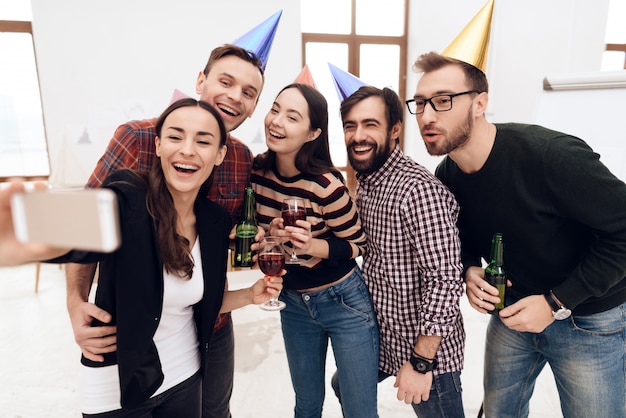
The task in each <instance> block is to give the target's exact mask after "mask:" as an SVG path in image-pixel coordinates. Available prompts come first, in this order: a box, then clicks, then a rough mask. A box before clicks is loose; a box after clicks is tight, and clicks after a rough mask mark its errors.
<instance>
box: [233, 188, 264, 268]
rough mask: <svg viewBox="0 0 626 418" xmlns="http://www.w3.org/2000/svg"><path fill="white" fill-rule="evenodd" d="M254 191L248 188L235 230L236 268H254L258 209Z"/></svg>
mask: <svg viewBox="0 0 626 418" xmlns="http://www.w3.org/2000/svg"><path fill="white" fill-rule="evenodd" d="M255 205H256V203H255V200H254V191H253V190H252V187H250V186H248V187H246V195H245V200H244V204H243V213H242V215H241V221H239V223H238V224H237V228H236V229H235V235H236V238H235V262H234V263H235V267H252V266H253V265H254V262H253V261H252V250H251V249H250V246H251V245H252V243H253V242H254V237H255V236H256V232H257V229H258V227H257V223H256V209H255Z"/></svg>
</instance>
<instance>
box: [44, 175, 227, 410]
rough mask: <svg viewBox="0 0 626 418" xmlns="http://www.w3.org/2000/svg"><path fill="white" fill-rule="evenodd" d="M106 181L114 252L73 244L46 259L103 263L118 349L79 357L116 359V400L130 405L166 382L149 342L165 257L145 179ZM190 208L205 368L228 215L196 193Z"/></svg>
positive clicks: (101, 289) (104, 293)
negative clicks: (114, 204)
mask: <svg viewBox="0 0 626 418" xmlns="http://www.w3.org/2000/svg"><path fill="white" fill-rule="evenodd" d="M103 187H107V188H110V189H112V190H113V191H114V192H115V193H116V195H117V198H118V204H119V218H120V227H121V237H122V244H121V246H120V248H119V249H118V250H116V251H115V252H113V253H111V254H101V253H88V252H81V251H72V252H70V253H68V254H66V255H64V256H62V257H60V258H57V259H55V260H51V262H63V263H64V262H75V263H92V262H96V261H98V262H100V273H99V278H98V288H97V292H96V298H95V303H96V305H97V306H99V307H100V308H102V309H104V310H106V311H107V312H109V313H110V314H111V315H112V317H113V318H112V321H111V323H110V324H111V325H117V352H115V353H110V354H106V355H105V356H104V357H105V361H104V362H103V363H96V362H92V361H90V360H88V359H87V358H85V357H84V356H83V357H82V358H81V362H82V363H83V364H84V365H86V366H90V367H103V366H109V365H112V364H116V363H117V364H118V367H119V375H120V389H121V405H122V407H128V408H133V407H136V406H139V405H141V404H142V403H143V402H144V401H145V400H147V399H148V398H150V396H151V395H152V394H153V393H154V392H155V391H156V390H157V389H158V388H159V386H160V385H161V383H162V382H163V373H162V371H161V363H160V361H159V356H158V353H157V350H156V346H155V344H154V341H153V337H154V333H155V332H156V329H157V326H158V324H159V320H160V318H161V312H162V307H163V264H162V262H161V258H160V255H159V249H158V246H157V243H156V231H155V228H154V223H153V220H152V218H151V217H150V215H149V214H148V211H147V209H146V192H145V185H144V184H143V183H142V182H141V181H140V180H139V179H138V178H137V177H136V175H134V174H133V173H131V172H130V171H128V170H122V171H118V172H116V173H113V174H112V175H111V176H109V177H108V178H107V180H105V182H104V183H103ZM194 212H195V214H196V227H197V230H198V236H199V240H200V251H201V254H202V271H203V274H204V297H203V298H202V300H201V301H200V302H199V303H198V304H196V306H194V318H195V321H196V326H197V329H198V338H199V343H200V344H199V345H200V351H201V358H202V370H203V371H205V367H204V364H205V362H204V360H205V356H206V354H207V352H208V350H209V341H210V339H211V334H212V332H213V325H214V323H215V320H216V318H217V315H218V313H219V310H220V307H221V305H222V297H223V295H224V287H225V282H226V262H227V258H228V257H227V252H228V244H229V238H228V234H229V232H230V222H231V221H230V217H229V215H228V213H227V212H226V211H225V210H224V209H223V208H222V207H220V206H219V205H217V204H216V203H214V202H211V201H210V200H208V199H206V198H205V197H204V196H199V197H198V198H197V199H196V202H195V205H194ZM100 325H102V324H101V323H94V324H92V326H100ZM203 374H204V375H205V374H206V371H205V372H204V373H203Z"/></svg>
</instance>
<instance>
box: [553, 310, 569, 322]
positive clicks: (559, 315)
mask: <svg viewBox="0 0 626 418" xmlns="http://www.w3.org/2000/svg"><path fill="white" fill-rule="evenodd" d="M553 314H554V319H556V320H558V321H560V320H563V319H566V318H569V317H570V315H571V314H572V311H570V310H569V309H567V308H561V309H559V310H558V311H555V312H553Z"/></svg>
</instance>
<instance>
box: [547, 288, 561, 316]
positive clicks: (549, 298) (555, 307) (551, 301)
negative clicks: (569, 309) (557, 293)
mask: <svg viewBox="0 0 626 418" xmlns="http://www.w3.org/2000/svg"><path fill="white" fill-rule="evenodd" d="M543 296H544V297H545V298H546V301H547V302H548V305H550V309H552V312H556V311H558V310H559V309H561V305H559V304H558V303H557V302H556V300H554V298H553V297H552V292H551V291H548V292H546V293H544V294H543Z"/></svg>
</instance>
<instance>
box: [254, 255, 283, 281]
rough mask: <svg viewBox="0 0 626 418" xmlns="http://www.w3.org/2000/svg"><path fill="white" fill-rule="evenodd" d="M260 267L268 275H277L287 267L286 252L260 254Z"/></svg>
mask: <svg viewBox="0 0 626 418" xmlns="http://www.w3.org/2000/svg"><path fill="white" fill-rule="evenodd" d="M259 267H260V268H261V271H262V272H263V273H265V274H267V275H268V276H277V275H278V274H279V273H280V272H281V271H282V270H283V268H285V254H274V253H265V254H261V255H260V256H259Z"/></svg>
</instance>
